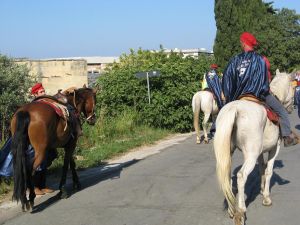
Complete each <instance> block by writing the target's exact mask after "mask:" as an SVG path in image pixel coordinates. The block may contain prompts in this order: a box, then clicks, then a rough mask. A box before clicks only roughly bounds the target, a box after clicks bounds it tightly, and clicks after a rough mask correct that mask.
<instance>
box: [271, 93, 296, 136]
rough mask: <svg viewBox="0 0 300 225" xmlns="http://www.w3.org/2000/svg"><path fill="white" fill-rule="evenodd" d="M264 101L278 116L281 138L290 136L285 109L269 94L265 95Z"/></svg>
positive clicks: (289, 126) (289, 125)
mask: <svg viewBox="0 0 300 225" xmlns="http://www.w3.org/2000/svg"><path fill="white" fill-rule="evenodd" d="M265 100H266V104H267V105H268V106H270V107H271V109H272V110H273V111H274V112H275V113H277V115H278V116H279V123H280V130H281V135H282V136H283V137H285V136H289V135H290V134H291V124H290V121H289V118H288V113H287V111H286V109H285V108H284V107H283V105H282V104H281V103H280V102H279V100H278V99H277V98H275V97H274V96H273V95H271V94H269V95H267V96H266V99H265Z"/></svg>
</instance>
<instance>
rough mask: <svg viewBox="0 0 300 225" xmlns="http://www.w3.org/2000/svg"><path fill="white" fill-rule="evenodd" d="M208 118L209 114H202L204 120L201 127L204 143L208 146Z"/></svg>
mask: <svg viewBox="0 0 300 225" xmlns="http://www.w3.org/2000/svg"><path fill="white" fill-rule="evenodd" d="M209 117H210V113H204V118H203V121H202V127H203V132H204V143H205V144H208V137H207V130H208V120H209Z"/></svg>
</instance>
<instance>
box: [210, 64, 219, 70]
mask: <svg viewBox="0 0 300 225" xmlns="http://www.w3.org/2000/svg"><path fill="white" fill-rule="evenodd" d="M210 68H211V69H218V65H217V64H211V65H210Z"/></svg>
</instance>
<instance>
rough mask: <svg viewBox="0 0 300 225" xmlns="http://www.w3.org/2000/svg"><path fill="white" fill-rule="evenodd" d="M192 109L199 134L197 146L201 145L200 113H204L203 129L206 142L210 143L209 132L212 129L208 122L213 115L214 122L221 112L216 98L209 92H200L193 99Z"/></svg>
mask: <svg viewBox="0 0 300 225" xmlns="http://www.w3.org/2000/svg"><path fill="white" fill-rule="evenodd" d="M192 107H193V113H194V128H195V131H196V134H197V144H200V142H201V141H200V127H199V114H200V111H202V112H203V113H204V118H203V121H202V127H203V132H204V142H205V143H206V144H207V143H208V136H207V131H208V128H209V127H210V126H209V124H208V120H209V117H210V115H212V120H213V121H214V120H215V118H216V115H217V113H218V112H219V109H218V106H217V103H216V101H215V99H214V96H213V94H212V93H211V92H209V91H198V92H197V93H196V94H194V96H193V99H192Z"/></svg>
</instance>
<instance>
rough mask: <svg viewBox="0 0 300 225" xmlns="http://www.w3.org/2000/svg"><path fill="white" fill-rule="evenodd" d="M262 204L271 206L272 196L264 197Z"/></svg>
mask: <svg viewBox="0 0 300 225" xmlns="http://www.w3.org/2000/svg"><path fill="white" fill-rule="evenodd" d="M262 204H263V205H264V206H271V205H272V200H271V198H270V197H266V198H264V199H263V202H262Z"/></svg>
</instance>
